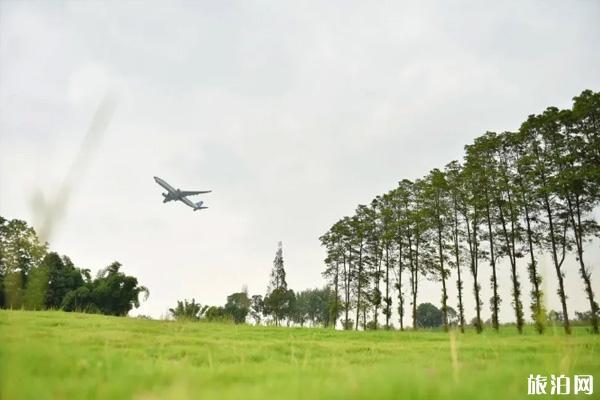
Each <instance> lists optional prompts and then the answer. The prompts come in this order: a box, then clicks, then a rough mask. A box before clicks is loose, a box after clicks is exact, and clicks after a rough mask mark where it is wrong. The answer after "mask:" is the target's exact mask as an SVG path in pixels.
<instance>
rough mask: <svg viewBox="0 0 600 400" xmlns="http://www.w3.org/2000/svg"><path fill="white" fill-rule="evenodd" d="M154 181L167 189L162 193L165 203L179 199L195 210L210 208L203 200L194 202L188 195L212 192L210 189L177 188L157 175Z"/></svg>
mask: <svg viewBox="0 0 600 400" xmlns="http://www.w3.org/2000/svg"><path fill="white" fill-rule="evenodd" d="M154 181H155V182H156V183H158V184H159V185H160V186H162V188H163V189H165V190H166V191H167V192H166V193H163V194H162V196H163V203H167V202H169V201H176V200H179V201H181V202H182V203H184V204H185V205H187V206H189V207H191V208H193V209H194V211H197V210H202V209H205V208H208V207H206V206H204V205H203V204H204V202H203V201H199V202H196V203H194V202H192V201H191V200H190V199H188V196H194V195H197V194H204V193H210V190H195V191H184V190H180V189H175V188H174V187H173V186H171V185H169V184H168V183H167V182H165V181H164V180H162V179H160V178H159V177H157V176H155V177H154Z"/></svg>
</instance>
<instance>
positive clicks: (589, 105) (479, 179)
mask: <svg viewBox="0 0 600 400" xmlns="http://www.w3.org/2000/svg"><path fill="white" fill-rule="evenodd" d="M465 153H466V154H465V156H464V158H463V160H462V161H452V162H450V163H449V164H447V165H446V166H445V167H444V168H443V169H434V170H432V171H431V172H430V173H429V174H427V176H425V177H423V178H420V179H416V180H408V179H404V180H402V181H400V182H399V184H398V186H397V187H395V188H393V189H392V190H390V191H389V192H387V193H385V194H383V195H380V196H377V197H376V198H375V199H374V200H373V201H372V202H371V204H370V205H359V206H358V208H357V209H356V212H355V214H354V215H352V216H349V217H344V218H342V219H341V220H339V221H338V222H336V223H335V224H334V225H333V226H332V227H331V228H330V229H329V230H328V231H327V233H325V234H324V235H323V236H322V237H321V238H320V240H321V243H322V245H323V246H325V248H326V251H327V257H326V259H325V263H326V269H325V271H324V273H323V274H324V276H325V277H326V278H327V279H328V281H329V283H330V285H331V287H332V288H333V291H334V293H335V295H334V297H335V298H337V297H338V294H339V295H340V296H341V298H342V300H341V301H340V302H339V303H337V302H336V303H335V304H334V307H335V310H333V312H332V315H337V313H338V311H341V312H342V314H343V320H342V323H343V326H344V327H346V328H348V329H350V328H352V327H354V328H355V329H358V328H359V323H361V322H362V326H363V328H366V327H367V325H368V322H367V321H368V320H369V322H371V323H372V325H373V326H374V327H377V326H379V324H380V323H379V318H380V314H381V315H382V316H383V318H384V319H385V322H384V324H385V327H390V326H391V316H392V310H393V304H394V303H395V307H396V309H397V312H398V315H399V324H400V329H404V318H405V314H406V312H407V308H408V307H410V308H412V310H411V311H412V326H413V327H414V328H416V327H417V326H419V324H418V323H417V321H416V318H417V297H418V293H419V277H421V276H426V277H428V278H430V279H433V280H436V281H439V283H440V292H441V293H440V304H441V311H442V315H443V325H444V327H445V329H448V310H449V305H448V290H449V285H450V279H451V276H452V275H454V276H455V277H456V289H457V293H458V304H457V309H458V318H459V326H460V329H461V330H462V331H464V327H465V308H464V302H463V300H464V296H465V295H466V294H465V290H466V288H465V287H464V277H465V274H470V275H471V277H472V280H473V287H472V295H473V296H474V300H475V310H474V311H475V322H474V325H475V327H476V329H477V331H478V332H481V331H482V329H483V324H482V317H481V314H482V306H483V304H484V302H483V300H482V298H481V283H482V281H483V280H484V277H482V276H481V266H482V264H484V263H485V264H488V265H489V266H490V270H491V275H490V276H489V284H490V288H491V292H492V297H491V299H490V300H489V305H490V310H491V315H492V318H491V320H492V321H491V322H492V326H493V328H494V329H496V330H498V329H499V326H500V321H499V318H498V315H499V310H500V306H501V299H500V296H499V295H498V287H499V282H498V268H500V265H507V266H508V268H510V286H511V304H512V307H513V310H514V316H515V321H516V327H517V329H518V331H519V332H522V330H523V325H524V323H525V311H524V310H523V301H522V283H521V277H520V268H521V267H522V264H525V263H526V268H527V276H528V278H529V283H530V297H531V317H532V319H533V321H534V323H535V326H536V328H537V330H538V331H539V332H540V333H542V332H543V330H544V326H545V320H546V318H547V315H546V314H547V313H546V310H545V309H544V301H543V297H544V293H543V290H542V276H541V274H540V271H539V267H538V260H539V257H540V256H541V254H542V253H547V254H549V255H550V258H551V260H552V265H553V269H554V273H555V275H556V278H557V281H558V292H557V294H558V296H559V298H560V303H561V308H562V311H561V313H560V314H561V315H562V322H563V325H564V330H565V332H566V333H570V332H571V326H570V320H569V312H568V308H567V302H566V299H567V294H566V292H565V285H564V277H565V268H564V262H565V259H566V258H567V257H568V256H570V255H571V254H574V256H575V259H576V261H577V265H578V270H579V274H580V276H581V279H582V283H583V287H584V289H585V293H586V296H587V298H588V301H589V307H590V320H591V325H592V330H593V332H594V333H598V318H599V310H598V304H597V303H596V301H595V298H594V291H593V288H592V283H591V268H590V264H589V260H587V259H586V257H585V255H584V249H585V244H586V242H588V241H590V240H593V238H594V237H597V236H598V232H599V230H598V224H597V221H595V220H594V215H593V212H594V210H595V209H597V206H598V203H599V201H600V190H599V189H600V93H595V92H592V91H589V90H586V91H584V92H582V93H581V94H580V95H579V96H577V97H575V98H574V103H573V107H572V108H571V109H567V110H559V109H558V108H555V107H549V108H547V109H546V110H545V111H544V112H543V113H542V114H539V115H530V116H529V118H528V119H527V121H525V122H524V123H523V124H522V125H521V127H520V129H519V130H518V131H516V132H503V133H494V132H487V133H485V134H484V135H482V136H480V137H478V138H476V139H475V141H474V142H473V143H472V144H470V145H467V146H465ZM501 260H502V264H500V262H501ZM406 296H409V297H408V299H407V298H406ZM394 297H395V300H394ZM338 308H339V310H338ZM352 312H354V313H355V317H354V320H352V318H351V313H352ZM334 323H335V321H334Z"/></svg>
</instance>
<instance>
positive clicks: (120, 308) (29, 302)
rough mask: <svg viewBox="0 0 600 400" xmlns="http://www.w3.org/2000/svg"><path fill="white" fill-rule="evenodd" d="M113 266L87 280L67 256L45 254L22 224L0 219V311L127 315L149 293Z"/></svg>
mask: <svg viewBox="0 0 600 400" xmlns="http://www.w3.org/2000/svg"><path fill="white" fill-rule="evenodd" d="M120 268H121V264H119V263H118V262H115V263H113V264H111V265H109V266H108V267H107V268H105V269H104V270H101V271H100V272H99V273H98V276H97V277H96V278H95V279H93V280H92V279H91V276H90V273H89V270H86V269H79V268H76V267H75V265H74V264H73V262H71V260H70V259H69V258H68V257H66V256H59V255H58V254H57V253H54V252H50V253H48V252H47V245H46V244H42V243H40V240H39V238H38V237H37V234H36V233H35V231H34V230H33V228H31V227H29V226H28V225H27V224H26V223H25V222H24V221H20V220H11V221H8V220H6V219H4V218H2V217H0V308H1V307H5V308H21V307H23V308H26V309H30V310H41V309H46V308H49V309H63V310H65V311H85V312H92V313H103V314H109V315H126V314H127V313H128V312H129V311H130V310H131V309H132V308H133V307H139V298H140V295H145V296H146V297H147V296H148V289H146V288H145V287H143V286H139V285H138V282H137V279H136V278H135V277H133V276H128V275H125V274H124V273H122V272H121V271H120Z"/></svg>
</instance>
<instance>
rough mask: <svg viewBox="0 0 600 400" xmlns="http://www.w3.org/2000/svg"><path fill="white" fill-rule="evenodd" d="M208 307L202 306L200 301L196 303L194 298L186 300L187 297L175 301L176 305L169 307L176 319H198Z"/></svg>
mask: <svg viewBox="0 0 600 400" xmlns="http://www.w3.org/2000/svg"><path fill="white" fill-rule="evenodd" d="M207 309H208V306H204V307H202V305H200V303H196V300H195V299H192V301H191V302H188V301H187V299H184V300H183V301H179V300H178V301H177V307H175V308H169V312H170V313H171V316H173V318H175V319H176V320H178V321H179V320H191V321H195V320H199V319H200V318H201V317H202V315H203V314H204V312H205V311H206V310H207Z"/></svg>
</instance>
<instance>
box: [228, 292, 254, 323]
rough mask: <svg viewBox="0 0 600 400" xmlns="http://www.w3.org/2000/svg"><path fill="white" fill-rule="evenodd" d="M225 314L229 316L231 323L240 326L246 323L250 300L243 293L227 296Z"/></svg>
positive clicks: (246, 294)
mask: <svg viewBox="0 0 600 400" xmlns="http://www.w3.org/2000/svg"><path fill="white" fill-rule="evenodd" d="M224 310H225V314H227V315H231V317H232V319H233V322H235V323H236V324H242V323H244V322H246V316H247V315H248V313H249V312H250V299H249V298H248V293H247V292H245V291H242V292H238V293H233V294H231V295H229V296H227V303H226V304H225V307H224Z"/></svg>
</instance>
